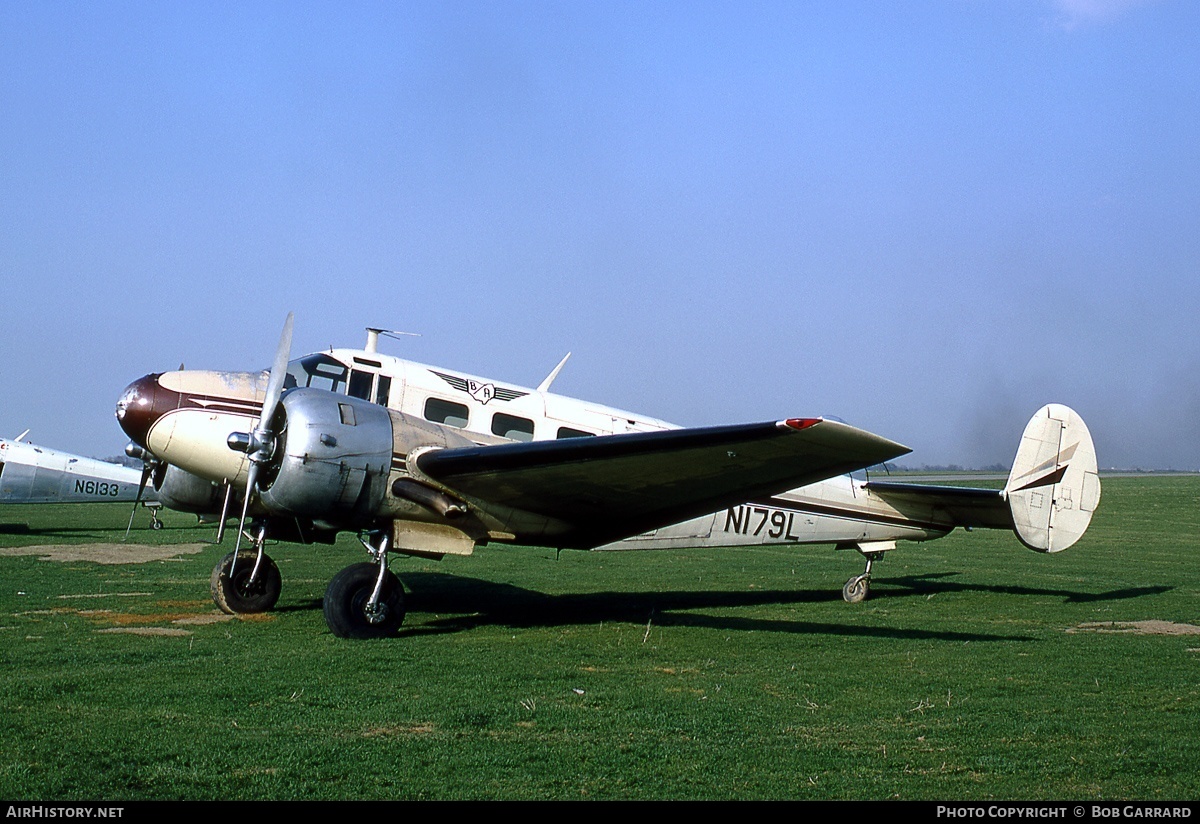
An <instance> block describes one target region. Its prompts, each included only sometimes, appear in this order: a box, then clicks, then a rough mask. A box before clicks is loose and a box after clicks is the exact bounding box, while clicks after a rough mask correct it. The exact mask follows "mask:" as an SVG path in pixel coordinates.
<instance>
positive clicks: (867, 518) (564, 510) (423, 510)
mask: <svg viewBox="0 0 1200 824" xmlns="http://www.w3.org/2000/svg"><path fill="white" fill-rule="evenodd" d="M380 331H381V330H374V329H373V330H368V337H367V344H366V347H365V348H364V349H330V350H329V351H327V352H320V353H316V354H312V355H308V356H306V357H302V358H299V359H297V360H294V361H291V362H290V363H289V360H288V358H289V350H290V348H291V337H292V316H291V315H289V316H288V319H287V323H286V324H285V326H284V332H283V335H282V337H281V339H280V343H279V348H278V351H277V352H276V356H275V362H274V365H273V366H272V367H271V369H270V370H269V371H266V372H212V371H200V370H196V371H187V372H182V371H179V372H165V373H155V374H149V375H146V376H144V377H142V378H139V379H138V380H136V381H134V382H133V383H131V384H130V385H129V386H128V387H127V388H126V389H125V391H124V393H123V394H122V396H121V398H120V400H119V402H118V403H117V410H116V414H117V418H118V420H119V421H120V425H121V427H122V428H123V429H124V430H125V432H126V433H127V434H128V435H129V436H130V437H131V438H132V439H133V441H134V442H135V443H136V444H138V445H140V446H141V447H142V448H144V449H145V450H146V452H147V453H148V455H149V456H151V457H152V458H153V459H154V460H157V461H160V462H165V463H166V464H168V465H169V466H170V467H172V468H173V469H177V471H179V472H180V473H181V474H182V475H185V476H187V477H189V478H192V479H194V481H195V483H194V488H195V491H196V493H197V497H196V499H195V500H194V501H191V502H190V503H191V505H194V507H195V508H196V509H195V510H194V511H199V510H200V509H203V508H206V507H207V508H208V509H209V511H212V508H213V507H214V506H216V505H217V504H218V502H219V501H220V494H219V490H221V489H225V490H230V489H236V490H238V491H239V492H238V494H239V495H240V499H241V509H242V511H241V519H240V521H241V522H240V524H239V530H238V533H239V537H238V544H237V546H236V547H235V548H234V551H233V552H231V553H230V554H229V555H227V556H226V557H225V558H223V559H222V560H221V561H220V562H219V563H218V564H217V566H216V568H215V569H214V570H213V576H212V592H213V597H214V600H215V601H216V603H217V604H218V606H220V607H221V608H222V609H223V610H225V611H226V612H229V613H248V612H261V611H264V610H268V609H270V608H271V607H272V606H273V605H274V604H275V601H276V599H277V598H278V596H279V589H280V576H279V571H278V569H277V567H276V566H275V564H274V562H273V561H272V560H271V559H270V557H269V556H267V555H266V554H265V553H264V552H263V547H264V543H265V541H266V540H267V538H268V537H270V538H277V539H282V540H293V541H300V542H305V543H309V542H326V543H332V541H333V540H334V538H335V537H336V535H337V533H338V532H339V531H343V530H350V531H355V532H357V533H358V535H359V540H360V541H361V542H362V544H363V546H364V547H366V549H367V551H368V553H369V555H370V557H371V559H372V560H371V562H370V563H361V564H355V565H353V566H350V567H347V568H346V569H344V570H343V571H342V572H340V573H339V574H338V575H336V576H335V577H334V578H333V580H332V581H331V583H330V585H329V588H328V590H327V591H326V595H325V600H324V611H325V618H326V622H327V623H328V625H329V628H330V630H331V631H332V632H333V633H334V634H335V635H338V636H342V637H353V638H367V637H380V636H385V635H390V634H394V633H395V632H396V631H397V630H398V628H399V627H400V624H401V623H402V621H403V619H404V592H403V588H402V586H401V584H400V582H399V580H398V579H397V578H396V576H395V575H394V574H393V573H392V572H391V571H390V570H389V569H388V557H389V553H404V554H412V555H425V556H437V557H441V556H443V555H447V554H457V555H467V554H470V553H471V552H472V551H473V550H474V548H475V547H477V546H481V545H485V544H488V543H490V542H493V541H495V542H505V543H516V544H522V545H535V546H546V547H556V548H560V549H566V548H573V549H591V550H616V549H659V548H669V547H682V546H741V545H749V544H768V543H775V544H813V543H818V544H833V545H835V546H836V547H838V548H845V549H851V548H852V549H857V550H858V551H859V552H860V553H862V555H863V556H864V557H865V559H866V569H865V571H864V572H863V573H862V574H860V575H857V576H855V577H853V578H851V579H850V580H849V581H847V582H846V586H845V587H844V588H843V596H844V597H845V599H846V600H847V601H849V602H858V601H861V600H863V598H865V597H866V595H867V591H868V586H869V582H870V578H871V568H872V565H873V563H874V561H875V560H877V559H878V558H879V557H881V556H882V554H883V553H884V552H887V551H890V550H892V549H894V548H895V546H896V542H897V541H900V540H911V541H924V540H930V539H933V538H939V537H942V536H944V535H946V534H948V533H949V532H951V531H952V530H953V529H955V528H956V527H960V526H961V527H968V528H971V527H991V528H999V529H1010V530H1013V531H1014V532H1015V533H1016V535H1017V538H1018V539H1019V540H1020V541H1021V542H1022V543H1023V544H1025V546H1027V547H1030V548H1031V549H1035V550H1038V551H1042V552H1058V551H1060V550H1063V549H1066V548H1067V547H1069V546H1070V545H1071V544H1073V543H1074V542H1075V541H1077V540H1078V539H1079V538H1080V537H1081V536H1082V535H1083V533H1084V531H1085V530H1086V529H1087V527H1088V524H1089V522H1090V520H1091V517H1092V513H1093V512H1094V511H1095V509H1096V506H1097V504H1098V503H1099V500H1100V481H1099V476H1098V474H1097V471H1096V454H1095V448H1094V446H1093V444H1092V439H1091V436H1090V434H1089V433H1088V430H1087V427H1086V425H1085V424H1084V422H1083V420H1082V419H1081V418H1080V417H1079V416H1078V415H1077V414H1075V413H1074V412H1073V411H1072V410H1071V409H1069V408H1067V407H1065V406H1061V405H1058V404H1051V405H1048V406H1045V407H1043V408H1042V409H1040V410H1038V412H1037V413H1036V414H1035V415H1034V416H1033V418H1032V419H1031V420H1030V422H1029V424H1028V426H1027V427H1026V429H1025V432H1024V435H1023V436H1022V439H1021V443H1020V445H1019V447H1018V449H1017V455H1016V459H1015V461H1014V463H1013V468H1012V472H1011V474H1010V475H1009V479H1008V483H1007V484H1006V485H1005V487H1004V489H1002V490H986V489H966V488H955V487H942V486H924V485H917V484H908V483H893V482H886V481H884V482H881V481H874V480H871V481H867V480H857V479H854V478H852V477H850V476H848V475H846V474H845V473H850V472H853V471H855V470H859V469H864V468H868V467H872V466H875V465H877V464H880V463H882V462H884V461H889V460H892V459H894V458H896V457H898V456H900V455H903V454H905V453H907V452H908V451H909V450H908V449H907V448H906V447H904V446H901V445H900V444H898V443H895V442H893V441H890V440H888V439H886V438H883V437H880V436H878V435H873V434H871V433H869V432H865V431H863V430H861V429H857V428H854V427H852V426H849V425H847V424H844V423H841V422H838V421H834V420H828V419H822V418H787V419H784V420H779V421H769V422H765V423H754V424H742V425H733V426H716V427H704V428H686V429H685V428H680V427H677V426H674V425H672V424H669V423H667V422H666V421H662V420H658V419H656V418H649V417H646V416H643V415H639V414H634V413H631V412H626V411H623V410H618V409H613V408H610V407H606V406H600V405H598V404H593V403H588V402H585V401H580V400H575V399H572V398H567V397H563V396H560V395H556V394H553V393H551V392H550V391H549V388H550V384H551V382H552V381H553V380H554V378H555V376H556V375H557V374H558V370H559V369H561V368H562V365H563V364H562V363H560V364H559V365H558V367H556V368H555V370H554V371H553V372H552V373H551V374H550V375H549V376H548V377H547V378H546V380H544V381H543V382H542V383H541V385H539V386H538V387H537V388H536V389H530V388H524V387H519V386H514V385H510V384H506V383H500V382H496V381H491V380H487V379H484V378H479V377H475V376H472V375H467V374H463V373H461V372H457V371H453V370H448V369H442V368H437V367H432V366H426V365H423V364H419V363H413V362H411V361H406V360H401V359H399V358H394V357H389V356H387V355H383V354H380V353H379V351H378V346H377V344H378V337H379V334H380ZM564 362H565V359H564ZM185 497H186V496H182V495H178V496H176V498H175V505H177V506H181V507H184V508H186V506H188V505H189V501H188V500H185ZM225 501H226V503H225V505H224V507H228V501H229V497H228V493H227V494H226V497H225ZM248 519H249V521H250V527H249V530H247V529H246V525H247V520H248ZM223 520H224V515H222V521H223ZM243 534H246V535H248V536H252V537H253V540H254V543H255V548H254V550H242V549H241V536H242V535H243Z"/></svg>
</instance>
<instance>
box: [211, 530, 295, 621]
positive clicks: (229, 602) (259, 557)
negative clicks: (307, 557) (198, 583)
mask: <svg viewBox="0 0 1200 824" xmlns="http://www.w3.org/2000/svg"><path fill="white" fill-rule="evenodd" d="M266 541H267V528H266V527H265V526H260V527H259V528H258V534H257V535H256V536H255V538H254V549H243V550H240V551H238V552H231V553H229V554H228V555H226V556H225V557H224V558H222V559H221V560H220V562H219V563H218V564H217V565H216V566H215V567H213V571H212V579H211V580H210V582H209V583H210V588H211V589H212V597H213V601H214V602H215V603H216V605H217V606H218V607H219V608H220V609H221V611H222V612H225V613H228V614H229V615H245V614H250V613H256V612H266V611H268V610H269V609H271V607H273V606H275V602H276V601H278V600H279V590H280V589H281V588H282V585H283V579H282V578H281V577H280V575H279V567H277V566H275V562H274V561H272V560H271V556H269V555H267V554H265V553H264V552H263V545H264V544H265V543H266Z"/></svg>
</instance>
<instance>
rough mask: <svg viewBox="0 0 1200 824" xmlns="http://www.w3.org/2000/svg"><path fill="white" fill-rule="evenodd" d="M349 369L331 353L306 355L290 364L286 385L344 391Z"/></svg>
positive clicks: (287, 386)
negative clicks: (330, 354)
mask: <svg viewBox="0 0 1200 824" xmlns="http://www.w3.org/2000/svg"><path fill="white" fill-rule="evenodd" d="M348 371H349V370H347V369H346V367H345V365H344V364H342V363H340V362H339V361H337V360H334V359H333V358H331V357H330V356H329V355H325V354H321V353H317V354H315V355H306V356H304V357H303V358H298V359H296V360H294V361H292V362H291V363H289V364H288V373H287V379H286V380H285V381H284V386H285V388H289V389H290V388H292V387H294V386H311V387H313V388H314V389H327V390H329V391H330V392H339V393H344V392H345V391H346V389H345V388H346V374H347V372H348Z"/></svg>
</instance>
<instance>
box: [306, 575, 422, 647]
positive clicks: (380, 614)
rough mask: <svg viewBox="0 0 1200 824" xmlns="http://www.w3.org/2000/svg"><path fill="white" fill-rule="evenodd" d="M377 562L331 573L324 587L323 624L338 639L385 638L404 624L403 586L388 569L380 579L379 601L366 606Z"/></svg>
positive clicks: (371, 589) (372, 586)
mask: <svg viewBox="0 0 1200 824" xmlns="http://www.w3.org/2000/svg"><path fill="white" fill-rule="evenodd" d="M378 577H379V565H378V564H370V563H362V564H354V565H353V566H348V567H346V568H345V569H343V570H342V571H341V572H339V573H338V574H337V575H335V576H333V580H332V581H330V582H329V588H328V589H326V590H325V605H324V609H325V623H326V624H328V625H329V631H330V632H332V633H333V634H334V635H336V636H337V637H339V638H386V637H388V636H390V635H395V634H396V632H397V631H398V630H399V629H400V625H401V624H402V623H404V587H403V586H401V584H400V579H399V578H397V577H396V576H395V575H394V574H393V573H391V572H388V573H386V575H385V576H384V579H383V588H382V590H381V591H380V593H379V602H378V603H377V604H376V605H375V607H374V609H370V608H369V605H368V602H369V601H370V600H371V593H372V592H374V591H375V581H376V580H377V579H378Z"/></svg>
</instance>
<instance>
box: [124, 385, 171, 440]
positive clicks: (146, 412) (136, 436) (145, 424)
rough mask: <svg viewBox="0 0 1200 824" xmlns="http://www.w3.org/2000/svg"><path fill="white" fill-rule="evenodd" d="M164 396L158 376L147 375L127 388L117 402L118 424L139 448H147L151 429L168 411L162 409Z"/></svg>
mask: <svg viewBox="0 0 1200 824" xmlns="http://www.w3.org/2000/svg"><path fill="white" fill-rule="evenodd" d="M162 395H163V391H162V387H161V386H160V385H159V383H158V375H157V374H154V375H145V376H144V377H141V378H138V379H137V380H135V381H134V382H133V383H131V384H129V386H126V387H125V391H124V392H122V393H121V398H120V400H118V401H117V423H119V424H120V425H121V428H122V429H123V430H125V434H126V435H128V436H129V438H130V440H132V441H133V442H134V443H136V444H138V445H139V446H142V447H146V440H147V437H148V435H149V434H150V427H151V426H153V425H154V422H155V421H157V420H158V418H159V416H161V415H162V413H163V412H164V411H166V410H164V409H162V408H160V407H161V403H162V401H163V400H165V398H162Z"/></svg>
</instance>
